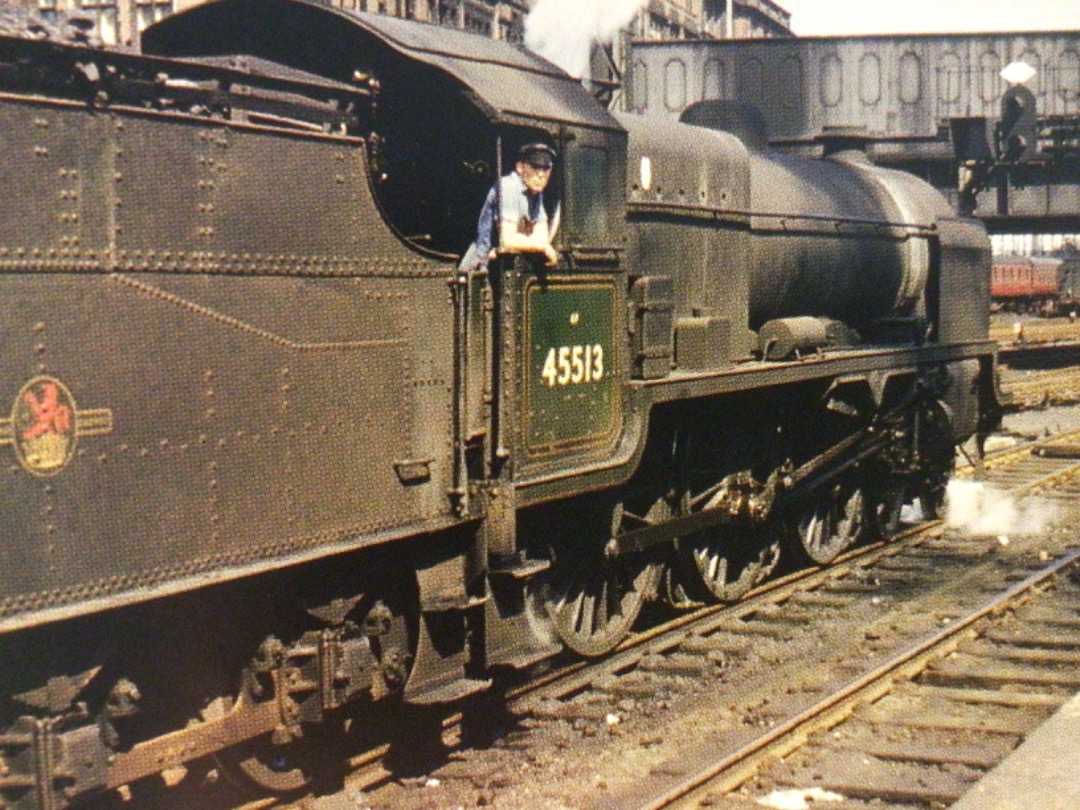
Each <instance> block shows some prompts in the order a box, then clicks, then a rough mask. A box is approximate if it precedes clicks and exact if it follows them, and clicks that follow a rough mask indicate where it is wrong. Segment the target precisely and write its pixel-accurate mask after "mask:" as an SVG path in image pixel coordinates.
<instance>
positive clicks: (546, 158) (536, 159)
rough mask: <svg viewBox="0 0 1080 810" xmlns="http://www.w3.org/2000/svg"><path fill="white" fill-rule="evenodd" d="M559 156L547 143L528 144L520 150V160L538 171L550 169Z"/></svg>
mask: <svg viewBox="0 0 1080 810" xmlns="http://www.w3.org/2000/svg"><path fill="white" fill-rule="evenodd" d="M556 157H558V154H557V153H556V152H555V150H554V149H552V148H551V147H550V146H548V145H547V144H546V143H527V144H525V145H524V146H523V147H521V148H520V149H519V150H518V160H520V161H522V162H523V163H528V164H529V165H530V166H535V167H536V168H538V169H550V168H551V167H552V166H553V165H554V164H555V158H556Z"/></svg>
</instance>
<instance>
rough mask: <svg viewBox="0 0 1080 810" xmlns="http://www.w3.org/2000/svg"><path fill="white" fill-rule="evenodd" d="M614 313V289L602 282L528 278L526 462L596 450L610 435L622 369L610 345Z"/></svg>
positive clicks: (613, 433) (614, 430) (616, 413)
mask: <svg viewBox="0 0 1080 810" xmlns="http://www.w3.org/2000/svg"><path fill="white" fill-rule="evenodd" d="M614 311H615V285H614V284H613V283H612V282H611V281H608V280H604V279H597V278H595V277H591V278H580V277H579V278H565V277H564V278H548V279H545V280H543V281H541V280H539V279H535V278H534V279H530V280H529V281H528V282H527V283H526V286H525V340H526V346H527V350H526V351H527V356H528V363H529V366H528V368H529V371H528V374H527V376H526V378H525V392H524V393H525V402H526V403H527V412H526V418H525V439H526V448H527V450H528V454H529V455H530V456H531V457H533V458H537V457H543V456H549V455H553V454H557V453H564V452H572V451H577V450H582V449H587V448H592V447H597V446H600V445H604V444H607V443H609V442H611V441H612V440H613V439H614V437H615V436H616V434H617V433H618V428H619V424H620V416H621V414H620V405H619V402H620V400H619V396H618V390H619V389H618V385H619V383H620V382H621V377H622V368H621V364H620V363H619V361H618V358H617V352H616V347H615V345H614V339H613V334H614V324H615V317H614V314H615V312H614ZM598 346H599V347H600V352H602V355H601V354H600V352H597V350H596V347H598ZM552 349H554V350H555V354H554V355H551V352H552ZM560 350H563V351H562V358H560ZM575 351H576V354H577V357H576V359H577V361H578V362H577V363H575V362H574V360H575V357H574V355H575ZM598 356H600V357H601V358H602V359H601V360H600V361H599V362H598V359H597V358H598ZM549 358H550V359H549ZM560 359H562V360H563V362H562V363H561V364H560V362H559V360H560ZM552 360H553V361H554V363H552V362H551V361H552ZM586 361H590V362H589V365H588V367H587V368H586ZM545 367H546V368H547V376H546V377H545ZM601 368H602V373H601V374H600V377H599V379H596V378H595V377H596V372H597V370H598V369H601ZM552 382H554V384H552Z"/></svg>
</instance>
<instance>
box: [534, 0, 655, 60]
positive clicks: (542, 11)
mask: <svg viewBox="0 0 1080 810" xmlns="http://www.w3.org/2000/svg"><path fill="white" fill-rule="evenodd" d="M644 5H645V0H537V2H536V5H534V6H533V9H532V11H530V12H529V16H528V17H526V18H525V44H526V45H527V46H528V48H529V49H530V50H532V51H534V52H535V53H538V54H540V56H542V57H544V58H545V59H547V60H548V61H551V62H554V63H555V64H556V65H558V66H559V67H561V68H562V69H563V70H565V71H566V72H567V73H569V74H570V75H571V76H573V77H574V78H575V79H580V78H582V77H583V76H585V74H586V73H587V72H588V70H589V54H590V52H591V50H592V45H593V43H594V42H598V43H604V42H609V41H610V40H611V38H612V37H613V36H615V34H616V33H617V32H618V30H619V29H620V28H622V27H623V26H624V25H626V24H627V23H629V22H630V21H631V20H632V19H634V15H635V14H636V13H637V12H638V10H639V9H640V8H642V7H643V6H644Z"/></svg>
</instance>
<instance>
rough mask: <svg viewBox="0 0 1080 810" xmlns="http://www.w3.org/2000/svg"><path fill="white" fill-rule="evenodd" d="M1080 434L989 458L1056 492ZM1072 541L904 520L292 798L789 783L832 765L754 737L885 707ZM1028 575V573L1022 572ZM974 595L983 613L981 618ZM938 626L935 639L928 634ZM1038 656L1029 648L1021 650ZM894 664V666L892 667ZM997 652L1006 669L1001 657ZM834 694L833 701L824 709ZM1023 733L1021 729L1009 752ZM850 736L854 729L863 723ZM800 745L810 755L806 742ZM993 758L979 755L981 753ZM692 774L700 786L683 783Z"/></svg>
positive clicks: (598, 794) (462, 798)
mask: <svg viewBox="0 0 1080 810" xmlns="http://www.w3.org/2000/svg"><path fill="white" fill-rule="evenodd" d="M1078 439H1080V432H1077V433H1074V434H1066V435H1063V436H1058V437H1054V438H1053V439H1051V440H1047V441H1044V442H1041V443H1038V444H1037V445H1036V446H1035V448H1034V449H1035V450H1036V451H1037V453H1039V454H1037V453H1035V452H1033V448H1032V447H1031V446H1029V447H1025V448H1022V449H1015V450H1014V451H1012V452H1009V453H1003V454H1001V455H999V456H997V457H995V458H992V459H990V460H989V462H988V464H987V471H986V475H987V476H988V478H989V479H990V480H991V481H994V482H996V483H997V484H998V485H999V486H1000V487H1002V488H1006V487H1008V488H1011V489H1012V490H1013V491H1014V492H1024V493H1027V495H1025V501H1026V502H1029V503H1030V501H1031V499H1032V498H1034V497H1036V496H1035V493H1041V495H1040V497H1042V498H1044V499H1045V500H1046V502H1047V503H1056V502H1057V500H1058V496H1059V494H1060V493H1067V492H1070V491H1071V492H1074V491H1075V490H1076V488H1077V487H1078V484H1077V480H1078V479H1077V469H1078V467H1077V460H1076V459H1075V458H1070V457H1069V456H1070V455H1071V454H1070V452H1068V450H1069V449H1070V448H1072V447H1073V446H1074V445H1075V443H1076V442H1077V440H1078ZM1062 497H1064V496H1062ZM1068 546H1069V543H1068V541H1067V538H1065V537H1063V536H1057V535H1053V534H1052V533H1051V534H1044V535H1043V536H1039V537H1015V538H1008V537H1004V536H996V537H985V536H980V537H967V536H963V535H960V534H958V532H957V531H956V530H954V529H951V528H950V527H948V526H946V525H945V524H943V523H935V524H931V525H927V526H923V527H921V528H919V529H913V530H910V531H908V532H907V533H905V534H903V535H902V536H900V537H898V538H896V539H894V541H893V542H891V543H889V544H886V545H877V546H873V547H867V548H860V549H858V550H856V551H854V552H852V553H850V554H848V555H846V557H845V558H843V559H841V560H840V561H839V562H838V563H837V564H834V565H833V566H831V567H829V568H826V569H809V570H804V571H799V572H792V573H789V574H788V575H787V576H785V577H782V578H780V579H778V580H776V581H774V582H771V583H768V584H767V585H766V586H764V587H762V588H759V589H758V590H757V591H756V592H755V593H753V594H751V595H750V597H748V598H747V599H745V600H743V601H742V602H740V603H738V604H736V605H733V606H728V607H712V608H707V609H702V610H698V611H694V612H692V613H690V614H688V615H685V616H681V617H679V618H677V619H675V620H673V621H669V622H667V623H665V624H663V625H662V626H660V627H658V628H657V629H654V630H651V631H649V632H647V633H642V634H639V635H637V636H635V637H633V638H632V639H631V640H630V641H628V642H627V643H626V644H625V645H623V647H622V648H621V649H620V650H619V651H617V652H616V653H615V654H614V655H612V656H610V657H608V658H607V659H605V660H603V661H601V662H575V663H571V664H568V665H565V666H561V667H557V668H556V669H553V670H552V671H551V672H549V673H547V674H545V675H543V676H539V677H536V678H534V679H532V680H530V681H529V682H528V683H526V684H521V685H506V686H505V687H504V690H503V692H502V693H501V694H502V695H503V696H504V697H500V696H498V695H497V696H495V699H494V700H491V701H484V700H478V701H475V702H473V703H471V704H468V705H466V706H465V708H464V709H463V710H462V711H461V712H458V713H455V714H453V715H451V716H448V717H440V718H436V719H435V720H434V721H433V720H432V718H430V717H428V718H427V719H426V720H424V721H421V722H426V723H428V724H429V725H430V724H431V723H432V722H435V723H438V724H441V730H442V738H441V744H440V745H437V746H435V749H436V750H433V751H432V752H430V756H429V757H428V758H427V759H426V760H425V761H423V762H422V764H420V765H419V767H417V762H415V761H414V770H413V771H411V772H408V773H405V772H402V771H400V770H399V771H395V769H394V766H392V765H388V764H387V760H386V759H384V758H383V757H385V756H387V755H388V753H389V749H383V750H378V751H374V752H371V753H369V754H368V755H366V757H365V758H362V759H357V760H356V761H355V762H354V764H355V765H356V766H357V768H358V770H357V771H356V773H355V774H354V775H353V776H352V777H351V778H350V780H349V781H348V783H347V788H346V790H345V791H344V792H343V793H341V794H338V795H337V796H335V797H328V798H325V799H320V800H317V802H316V803H314V804H313V803H312V801H314V800H309V801H308V803H307V804H304V805H295V806H296V807H301V806H303V807H305V808H317V809H318V810H324V808H325V810H337V808H339V807H340V808H355V807H369V808H372V810H380V809H384V810H394V809H395V808H404V807H417V806H424V807H432V808H440V807H447V808H450V807H458V806H466V807H468V806H485V805H489V806H498V807H506V808H517V807H537V806H544V807H553V808H558V807H566V808H576V807H610V808H612V810H620V809H621V808H626V809H627V810H630V808H639V807H663V806H666V804H665V802H669V801H679V802H682V803H683V804H682V805H680V806H695V805H694V804H693V802H698V803H699V805H700V806H706V805H707V806H720V805H717V802H718V801H721V799H720V798H719V797H721V796H724V795H725V794H726V792H728V791H730V790H732V789H733V786H734V785H736V784H739V785H751V784H752V785H755V786H757V787H759V788H762V789H763V788H764V786H766V785H769V784H774V785H775V786H777V787H783V786H785V785H789V784H791V783H793V782H798V781H799V780H800V779H802V778H803V776H805V775H806V774H807V773H809V774H810V775H809V776H808V777H807V780H806V782H805V785H808V786H818V787H821V784H822V780H815V779H813V778H812V774H813V773H814V772H816V771H813V767H814V766H812V765H809V766H807V767H808V768H810V771H807V772H805V773H804V772H803V771H791V772H790V774H788V775H787V776H785V775H784V774H783V773H777V774H775V775H768V774H763V775H758V769H759V767H760V765H754V764H752V763H751V764H742V765H739V763H740V762H742V760H743V759H744V755H745V754H746V753H747V752H751V751H755V750H756V751H760V752H763V754H764V759H763V760H762V759H761V758H760V755H759V761H764V762H774V761H775V759H776V757H777V756H778V754H777V753H776V750H777V749H776V746H778V745H779V746H781V747H783V746H788V745H791V743H790V742H782V741H780V740H800V741H802V742H803V743H805V741H806V740H810V739H816V737H815V732H813V731H811V730H808V729H809V726H807V725H806V724H807V723H811V722H812V721H813V720H814V718H826V719H828V720H829V721H830V722H832V723H835V722H837V719H834V718H839V719H842V718H843V717H847V716H855V717H856V718H857V720H856V721H853V722H862V723H864V724H865V723H866V722H867V721H866V720H865V719H864V715H865V712H866V711H867V710H864V709H860V708H858V706H859V705H862V704H855V703H850V704H843V703H842V700H849V701H851V700H855V699H856V697H858V696H860V695H861V696H862V699H863V701H864V702H865V701H866V700H868V699H869V697H867V696H870V697H876V698H877V699H878V703H875V704H874V705H875V706H878V705H879V704H880V705H881V706H887V705H889V704H882V703H881V702H880V701H881V700H885V697H882V696H883V695H886V693H887V696H888V699H889V700H899V699H901V697H903V696H904V695H905V694H906V692H907V690H910V689H912V688H913V687H911V686H910V684H912V683H914V680H913V678H914V677H915V673H916V671H919V672H930V671H934V672H938V673H944V672H945V671H946V670H948V666H945V665H943V664H940V663H934V662H935V661H938V660H940V656H941V655H942V653H941V652H940V650H941V649H946V648H947V645H948V644H950V643H953V642H950V641H949V639H954V640H955V643H953V647H952V649H953V650H959V646H958V645H959V644H960V643H961V642H964V643H967V641H968V640H969V637H970V635H971V633H973V632H975V629H974V628H975V626H976V625H977V624H978V623H979V622H982V621H986V620H987V617H990V616H994V615H997V614H998V613H1000V612H1001V611H1002V610H1005V606H1006V604H1010V603H1007V602H991V601H990V600H998V599H1001V598H1002V597H1001V594H1012V596H1009V597H1007V598H1008V599H1009V600H1015V599H1019V598H1021V594H1022V593H1024V594H1028V593H1031V592H1032V589H1039V588H1042V587H1043V584H1042V583H1044V582H1046V581H1049V580H1050V579H1052V578H1053V577H1054V576H1055V575H1054V574H1052V573H1035V572H1036V570H1037V569H1038V570H1041V569H1042V568H1044V567H1046V566H1047V565H1048V564H1060V565H1061V566H1065V565H1071V564H1072V560H1073V559H1074V558H1075V552H1074V551H1070V550H1067V549H1068ZM1018 572H1022V573H1018ZM1018 577H1021V578H1022V579H1023V580H1024V582H1025V583H1026V584H1025V585H1024V587H1023V588H1022V589H1018V586H1017V583H1016V580H1017V578H1018ZM1029 579H1031V581H1030V582H1028V580H1029ZM1070 582H1071V581H1070ZM1070 587H1071V586H1070ZM1014 592H1015V593H1014ZM1047 592H1049V591H1047ZM991 604H993V605H995V606H994V607H988V605H991ZM976 608H978V609H979V610H981V611H982V614H981V615H982V618H971V616H972V615H973V611H974V610H975V609H976ZM961 627H963V630H962V631H961V632H959V633H957V632H956V631H957V629H958V628H961ZM1077 632H1078V633H1080V624H1078V627H1077ZM939 637H940V639H939ZM988 638H990V637H984V638H983V640H982V641H980V642H979V643H980V644H981V645H982V647H983V648H985V647H986V646H987V645H992V644H994V643H995V642H994V641H993V639H992V638H990V640H989V641H988V640H987V639H988ZM928 639H930V640H933V639H939V640H938V641H935V643H934V644H930V643H929V642H928ZM942 645H945V646H942ZM1020 646H1021V647H1022V645H1020ZM932 648H933V649H936V650H938V651H939V652H937V653H934V652H932ZM915 649H918V652H911V650H915ZM1078 649H1080V647H1078ZM956 654H960V653H959V652H957V653H956ZM935 655H937V658H935V657H934V656H935ZM1016 655H1019V653H1017V654H1016ZM1029 657H1034V658H1038V655H1036V654H1032V656H1029ZM1049 658H1050V659H1054V658H1055V656H1054V655H1050V656H1049ZM1014 659H1016V656H1015V655H1014ZM1016 660H1019V659H1016ZM1016 660H1013V663H1016ZM1064 660H1070V661H1071V660H1072V659H1071V658H1070V657H1069V656H1065V659H1064ZM1051 663H1060V662H1054V661H1051ZM1029 664H1030V665H1032V666H1034V665H1035V664H1034V663H1032V662H1027V663H1024V666H1027V665H1029ZM894 665H895V666H894ZM950 666H951V665H950ZM895 667H901V671H900V673H899V674H893V675H889V674H888V673H889V672H890V671H891V670H892V669H895ZM1002 667H1004V668H1005V669H1003V670H1002V671H1006V669H1007V667H1006V664H1002ZM927 677H928V676H927ZM934 677H936V678H938V681H939V683H937V684H936V688H938V689H939V692H937V693H935V700H939V699H945V698H947V697H948V694H949V693H946V692H941V691H940V690H941V689H942V688H947V689H958V688H959V687H957V686H948V687H942V686H941V683H940V682H943V679H945V678H946V677H947V676H946V675H944V674H939V675H935V676H934ZM1074 677H1075V676H1074ZM1069 683H1070V684H1071V681H1070V682H1069ZM875 684H877V685H875ZM881 684H887V686H883V685H881ZM1077 685H1080V683H1078V684H1077ZM980 688H982V687H980ZM1068 688H1070V687H1069V685H1068V684H1066V685H1065V686H1063V687H1062V689H1064V690H1066V691H1067V689H1068ZM1051 691H1053V690H1051ZM1066 691H1062V693H1061V695H1055V697H1054V698H1053V699H1051V698H1026V697H1021V698H1015V700H1014V702H1016V703H1020V704H1024V705H1022V706H1021V707H1020V708H1022V709H1025V711H1029V713H1032V714H1031V716H1032V718H1033V719H1032V722H1033V723H1034V724H1036V725H1037V723H1038V722H1039V718H1041V717H1043V716H1045V715H1047V714H1049V712H1051V711H1052V710H1053V708H1054V706H1055V705H1057V702H1058V698H1059V697H1060V699H1062V700H1063V699H1065V697H1067V694H1066ZM1073 691H1075V689H1073ZM984 692H985V690H984ZM836 694H841V695H843V696H844V697H843V698H842V699H841V698H836V697H835V695H836ZM972 694H974V693H972ZM1070 694H1071V693H1070ZM954 697H955V699H956V701H957V702H958V703H959V704H960V705H963V706H976V707H979V706H983V707H987V706H989V707H996V706H1000V705H1002V701H1003V700H1005V699H1004V698H1002V699H1000V700H998V701H996V702H995V701H993V700H991V699H990V696H989V694H983V693H980V694H979V696H976V697H970V696H969V699H968V700H967V702H965V701H964V700H960V698H959V697H958V696H954ZM919 699H923V698H919ZM984 699H985V700H984ZM980 701H982V702H980ZM1025 701H1026V702H1030V703H1031V704H1032V705H1031V706H1030V707H1028V706H1027V705H1026V703H1025ZM826 704H829V705H830V706H833V708H828V709H827V710H826V709H825V708H816V707H825V706H826ZM912 705H916V704H912ZM1007 705H1011V704H1007ZM841 706H843V708H841ZM875 711H876V709H875ZM928 716H929V715H928ZM1026 716H1027V715H1025V717H1026ZM817 722H819V723H821V722H825V720H822V719H819V720H818V721H817ZM845 728H846V727H845ZM852 728H854V727H852ZM1025 729H1026V727H1025ZM695 730H700V731H695ZM1023 730H1024V729H1021V731H1023ZM781 732H783V733H781ZM939 732H940V729H939ZM942 733H943V732H942ZM843 734H844V735H847V734H848V732H847V731H843ZM818 736H820V735H818ZM1000 736H1001V735H999V737H1000ZM1021 737H1022V734H1020V733H1017V734H1014V735H1013V736H1012V737H1010V738H1009V740H1008V741H1009V743H1010V745H1002V746H1000V748H1001V754H1000V755H1001V756H1004V753H1005V752H1006V749H1010V748H1011V746H1012V745H1015V744H1016V743H1017V742H1018V741H1019V740H1020V738H1021ZM773 738H775V739H773ZM831 739H832V740H834V741H835V740H838V739H839V738H837V737H833V738H831ZM844 739H845V740H846V739H847V737H845V738H844ZM851 739H853V740H857V739H860V737H859V736H857V735H854V732H853V736H852V737H851ZM994 739H995V740H998V738H997V737H995V738H994ZM998 741H999V742H1000V740H998ZM973 745H974V743H973ZM834 747H835V745H834ZM991 748H992V750H995V751H996V750H998V749H996V748H993V747H991ZM785 750H786V749H785ZM807 750H809V749H807ZM823 750H824V749H823ZM875 750H878V749H875ZM928 750H929V749H928ZM848 753H849V754H850V752H848ZM864 753H865V752H864ZM878 753H881V751H880V750H878ZM831 755H832V754H831V749H829V750H828V751H826V752H825V753H824V754H822V756H823V757H824V760H825V761H827V760H828V757H829V756H831ZM846 755H847V754H845V756H846ZM856 755H861V754H852V756H856ZM800 756H803V755H802V754H800ZM838 756H839V755H838ZM806 757H807V758H808V759H807V761H808V762H812V760H811V759H810V758H809V757H810V754H806ZM871 759H873V757H871ZM885 759H886V761H888V762H892V760H888V759H887V758H885ZM990 759H992V757H991V756H990V754H985V755H984V756H983V759H980V760H979V762H980V763H983V762H989V761H990ZM995 761H996V760H995ZM718 762H719V763H726V766H725V767H724V768H721V769H720V770H721V771H728V770H729V769H730V768H733V767H736V766H738V768H739V770H737V773H739V774H740V777H739V778H738V779H737V780H736V781H735V782H732V783H729V784H726V785H724V786H717V785H713V784H712V783H711V782H710V780H711V779H712V776H713V773H714V771H717V768H718V765H717V763H718ZM961 764H963V763H961ZM784 765H785V766H789V767H794V766H793V765H791V764H790V762H785V763H784ZM821 767H822V766H818V769H819V770H821ZM935 767H936V766H935ZM940 767H942V768H944V767H945V766H944V765H941V766H940ZM957 767H960V766H959V765H958V766H957ZM963 767H964V768H967V769H968V770H963V771H962V773H961V775H960V776H958V777H957V781H956V784H958V785H959V784H962V783H963V784H966V783H967V782H968V781H970V780H971V778H973V777H972V774H973V773H974V771H972V770H970V769H971V768H972V767H974V766H972V765H963ZM945 769H946V770H948V768H945ZM822 773H824V771H822ZM702 774H706V776H704V777H703V776H702ZM729 778H730V777H729ZM874 778H875V779H876V777H874ZM754 780H758V781H754ZM901 781H902V780H901ZM683 785H690V789H688V790H682V788H681V787H680V786H683ZM848 787H851V786H850V785H848ZM770 789H771V788H770ZM943 790H944V789H943ZM694 791H697V794H695V792H694ZM702 791H703V792H702ZM695 795H696V797H695ZM747 795H749V794H747ZM843 795H847V794H843ZM850 795H855V793H851V794H850ZM942 795H944V793H942ZM747 800H748V799H746V798H745V797H742V798H740V797H739V796H736V797H734V798H728V797H725V798H723V800H722V801H723V802H728V801H732V802H739V801H747ZM702 801H704V802H705V804H704V805H701V802H702ZM924 806H925V805H924Z"/></svg>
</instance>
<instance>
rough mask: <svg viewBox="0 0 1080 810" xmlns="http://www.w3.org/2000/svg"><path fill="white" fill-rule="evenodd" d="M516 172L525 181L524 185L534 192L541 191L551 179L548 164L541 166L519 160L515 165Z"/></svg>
mask: <svg viewBox="0 0 1080 810" xmlns="http://www.w3.org/2000/svg"><path fill="white" fill-rule="evenodd" d="M517 172H518V174H520V175H521V179H522V180H524V181H525V187H526V188H527V189H529V191H531V192H533V193H534V194H535V193H539V192H541V191H543V190H544V189H545V188H546V187H547V184H548V180H550V179H551V167H550V166H548V167H547V168H541V167H539V166H533V165H532V164H531V163H525V162H524V161H521V162H519V163H518V165H517Z"/></svg>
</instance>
